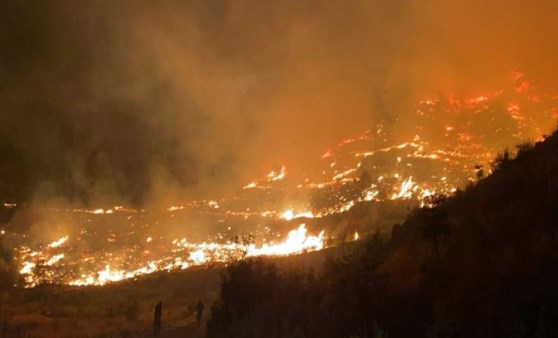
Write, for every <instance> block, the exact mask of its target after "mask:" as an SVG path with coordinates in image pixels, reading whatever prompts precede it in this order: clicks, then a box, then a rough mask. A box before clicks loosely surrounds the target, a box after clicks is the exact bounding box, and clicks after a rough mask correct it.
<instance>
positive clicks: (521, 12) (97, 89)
mask: <svg viewBox="0 0 558 338" xmlns="http://www.w3.org/2000/svg"><path fill="white" fill-rule="evenodd" d="M557 10H558V4H557V3H555V2H551V1H546V2H539V3H537V4H536V5H534V4H531V3H529V2H525V1H520V0H512V1H506V2H503V1H493V2H486V1H480V0H473V1H452V2H448V1H442V0H435V1H430V2H428V3H424V2H421V1H416V0H408V1H392V0H373V1H358V0H355V1H343V2H334V1H312V0H305V1H290V2H285V1H255V0H254V1H250V0H245V1H232V0H216V1H164V2H154V1H147V0H146V1H119V2H116V3H115V2H113V1H79V2H67V1H49V2H41V1H11V2H9V1H5V2H3V3H2V4H1V5H0V46H1V50H0V102H1V108H0V154H1V155H2V157H3V161H2V165H0V167H1V170H0V174H1V177H0V178H1V180H2V182H3V183H2V185H1V187H2V190H3V191H2V194H3V195H4V197H14V196H15V197H18V198H33V199H38V200H45V199H46V200H48V199H51V198H59V197H60V196H62V197H63V198H64V199H67V200H68V201H72V202H78V203H82V204H84V205H99V204H109V203H132V204H143V203H153V202H157V203H162V204H164V203H167V201H170V200H174V199H180V198H185V197H187V196H202V195H207V194H210V193H211V194H213V193H216V192H219V193H222V192H226V191H229V190H231V189H235V188H237V187H239V186H241V185H243V184H245V183H246V182H247V181H249V180H250V178H251V177H253V176H257V175H259V174H261V173H262V172H266V171H267V170H268V169H269V168H271V167H272V166H273V165H276V164H277V163H280V164H286V165H287V166H288V167H289V169H291V168H294V169H296V168H300V170H301V171H302V170H305V166H307V165H308V164H309V162H310V161H309V159H310V158H315V157H316V156H319V155H320V154H321V152H322V150H323V149H324V148H326V147H327V146H328V145H331V144H332V143H335V142H336V141H337V140H339V139H340V138H342V137H345V136H347V135H353V134H355V133H359V132H361V131H362V130H363V129H366V128H367V127H371V126H373V125H375V124H376V123H377V122H379V121H385V122H387V123H391V124H392V125H393V128H398V130H401V131H402V132H403V131H404V130H405V128H406V126H408V125H412V121H411V120H410V114H409V112H410V111H411V108H412V105H413V103H414V102H415V101H416V100H417V99H418V98H422V97H424V96H431V95H432V94H433V93H434V94H435V93H438V92H452V93H457V94H458V95H469V94H477V93H478V92H482V91H483V90H489V89H493V88H502V87H503V86H505V85H509V83H510V77H511V74H512V72H513V71H514V70H516V69H518V68H521V69H525V70H527V71H528V72H529V73H530V74H531V76H532V77H534V78H536V79H537V80H538V81H539V82H540V83H541V84H545V85H552V86H554V85H555V83H556V81H555V79H556V74H558V64H556V62H555V61H554V55H556V49H557V48H558V47H556V46H558V44H556V41H555V40H556V38H555V37H554V36H553V32H555V31H556V30H557V28H558V27H557V25H558V23H556V20H554V17H553V13H556V11H557ZM293 174H295V175H296V174H297V173H296V172H294V173H293Z"/></svg>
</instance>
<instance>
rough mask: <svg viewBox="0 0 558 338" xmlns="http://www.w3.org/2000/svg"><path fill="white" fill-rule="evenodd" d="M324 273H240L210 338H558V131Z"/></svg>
mask: <svg viewBox="0 0 558 338" xmlns="http://www.w3.org/2000/svg"><path fill="white" fill-rule="evenodd" d="M511 157H512V156H511V155H510V154H509V152H507V151H506V152H504V153H503V154H501V155H500V156H499V157H498V158H497V159H496V161H495V162H494V169H495V171H494V173H493V174H492V175H490V176H488V177H487V178H484V179H481V180H480V181H478V182H477V183H476V184H472V185H471V186H469V187H467V188H466V189H465V190H464V191H461V192H458V193H456V195H455V196H453V197H451V198H448V199H445V198H438V199H437V200H435V201H433V202H434V207H432V208H424V209H418V210H415V211H414V212H412V213H411V214H410V215H409V217H408V219H407V220H406V221H405V222H404V223H403V224H401V225H395V226H394V227H393V230H392V236H391V238H389V239H388V238H386V236H382V235H380V234H379V233H378V234H377V235H375V236H374V237H373V238H371V239H370V240H369V241H368V242H367V243H366V244H364V245H363V246H362V248H360V250H355V251H354V252H352V253H350V254H346V255H344V256H342V257H340V258H335V259H333V258H332V259H329V260H327V261H326V263H325V264H324V267H323V269H322V271H321V272H320V273H319V274H315V273H313V272H311V271H300V270H298V271H286V270H282V269H279V268H277V267H276V266H275V265H273V264H270V263H266V262H264V261H251V262H241V263H239V264H237V265H234V266H231V267H230V268H229V269H228V273H227V275H226V276H225V278H224V281H223V284H222V287H221V293H220V298H219V299H218V301H217V302H216V304H215V305H214V306H213V308H212V309H211V316H212V319H211V320H210V321H209V322H208V325H207V336H208V337H269V338H273V337H324V338H325V337H387V336H389V337H390V338H396V337H556V336H558V238H557V230H558V133H557V132H555V133H554V134H553V135H552V136H550V137H547V138H546V140H545V141H544V142H540V143H537V144H536V145H534V146H532V147H528V146H525V145H522V146H521V147H519V148H518V153H517V156H515V158H513V159H512V158H511Z"/></svg>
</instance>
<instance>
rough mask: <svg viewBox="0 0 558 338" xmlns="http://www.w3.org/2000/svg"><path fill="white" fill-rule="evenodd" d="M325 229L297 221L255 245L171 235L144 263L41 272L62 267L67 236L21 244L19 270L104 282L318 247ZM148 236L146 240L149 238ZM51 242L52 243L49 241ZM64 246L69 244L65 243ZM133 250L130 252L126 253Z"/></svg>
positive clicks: (122, 260) (56, 279) (43, 279)
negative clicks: (282, 234) (40, 246)
mask: <svg viewBox="0 0 558 338" xmlns="http://www.w3.org/2000/svg"><path fill="white" fill-rule="evenodd" d="M324 236H325V231H321V232H320V233H319V234H318V235H309V234H308V230H307V228H306V225H305V224H300V225H299V226H298V227H297V228H296V229H293V230H291V231H290V232H289V233H288V235H287V238H286V239H285V240H283V241H280V242H276V243H275V242H273V241H269V242H264V243H262V244H260V245H256V244H255V243H252V242H247V243H236V242H230V241H229V242H225V243H219V242H202V243H191V242H188V241H187V240H186V239H184V238H183V239H180V240H179V239H175V240H172V241H171V242H170V243H168V245H167V248H168V249H167V250H168V251H167V252H161V253H160V255H159V257H160V258H157V259H154V260H150V261H149V262H148V263H147V264H146V265H141V264H140V265H139V266H136V267H135V268H134V267H132V266H130V260H133V257H131V256H124V257H118V256H114V255H109V256H107V257H105V259H104V260H101V261H99V262H98V263H97V264H99V265H101V264H102V266H103V267H104V268H103V269H101V270H99V271H98V272H89V273H87V272H86V273H81V274H77V275H73V274H69V273H66V274H64V275H62V276H58V275H55V274H53V273H48V272H47V273H46V274H42V272H41V271H42V270H44V269H42V268H41V267H49V268H51V269H54V270H56V269H63V268H64V267H65V265H66V264H67V262H65V257H66V255H65V254H64V253H63V252H62V253H59V250H62V249H63V248H61V244H62V243H65V242H66V241H67V240H68V236H64V237H62V238H61V239H60V240H58V241H56V242H53V243H51V244H50V245H48V246H47V247H46V249H45V250H37V251H32V250H30V249H29V248H23V249H22V251H21V253H22V258H23V261H22V262H21V269H20V270H19V273H20V274H21V275H22V276H23V278H24V280H25V282H26V286H27V287H33V286H36V285H38V284H41V283H61V284H68V285H74V286H84V285H105V284H107V283H111V282H118V281H122V280H126V279H134V278H138V277H141V276H143V275H147V274H150V273H153V272H157V271H170V270H182V269H187V268H190V267H195V266H205V265H212V264H217V263H222V264H228V263H231V262H234V261H237V260H240V259H243V258H246V257H258V256H286V255H293V254H300V253H302V252H307V251H315V250H321V249H323V248H324V247H325V244H324ZM150 239H151V237H148V240H147V241H146V242H147V243H149V242H151V240H150ZM53 244H54V245H53ZM67 249H68V250H71V249H72V248H71V246H70V245H68V247H67ZM129 254H130V255H132V254H134V253H133V252H131V253H129ZM93 262H94V258H93V257H87V258H84V259H83V262H80V265H87V264H91V263H93ZM115 266H122V267H124V266H130V268H131V269H126V268H118V269H115V268H112V267H115Z"/></svg>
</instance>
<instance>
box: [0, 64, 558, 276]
mask: <svg viewBox="0 0 558 338" xmlns="http://www.w3.org/2000/svg"><path fill="white" fill-rule="evenodd" d="M514 76H515V77H514V81H515V82H516V86H515V89H511V91H510V92H504V91H492V92H486V93H479V94H477V95H476V96H474V97H465V98H463V97H461V98H460V97H457V96H456V95H453V94H449V95H447V97H444V96H443V95H440V96H439V97H434V98H427V99H424V100H422V101H420V102H418V103H417V105H416V111H415V112H414V114H415V115H414V116H413V117H414V119H413V123H414V124H415V125H414V129H413V130H411V131H410V132H409V134H408V135H391V134H392V133H394V132H392V130H393V131H394V128H393V126H388V125H387V124H386V123H379V124H378V125H377V126H376V127H375V129H370V130H366V131H365V132H364V133H362V134H361V135H360V136H356V137H347V138H345V139H343V140H342V141H341V142H337V144H333V146H330V147H328V149H327V150H326V151H325V152H322V153H321V154H322V155H321V156H320V154H316V155H317V156H316V162H315V166H314V167H312V168H309V170H308V172H307V173H306V176H305V177H304V179H303V180H301V181H299V182H294V181H295V178H292V177H289V178H288V179H287V168H286V166H285V165H281V166H280V167H276V168H274V169H273V170H271V171H269V172H268V173H267V174H265V172H264V173H262V175H261V176H260V177H259V178H254V179H252V180H250V182H249V183H248V184H246V185H244V186H243V187H242V189H240V187H239V192H238V194H236V195H235V196H232V197H230V198H223V199H219V200H193V201H182V203H177V204H176V205H172V206H169V207H168V208H166V209H163V214H164V215H160V214H157V215H156V216H155V215H154V213H152V212H151V210H148V211H146V210H143V209H133V208H126V207H124V206H109V207H107V206H103V208H97V209H92V210H87V209H62V210H60V209H50V208H48V209H47V210H48V211H50V212H56V213H61V214H63V215H66V216H67V218H68V219H80V220H81V221H80V224H79V225H78V227H81V228H80V229H79V235H74V234H72V237H71V238H70V236H69V235H66V236H63V237H61V238H59V239H58V240H56V241H53V242H51V243H49V244H46V245H37V246H36V247H35V246H33V245H34V244H33V245H32V244H30V243H34V242H33V241H32V240H31V239H29V238H27V237H24V238H21V239H20V240H21V242H22V244H21V245H19V246H18V251H17V259H18V262H19V265H20V267H19V269H20V270H19V272H20V274H21V275H22V277H23V279H24V281H25V283H26V286H28V287H32V286H35V285H38V284H40V283H59V284H70V285H104V284H106V283H110V282H116V281H121V280H126V279H134V278H138V277H140V276H143V275H146V274H149V273H153V272H157V271H171V270H181V269H187V268H191V267H195V266H209V265H213V264H228V263H230V262H234V261H237V260H241V259H244V258H246V257H256V256H262V255H270V256H282V255H292V254H298V253H302V252H305V251H314V250H321V249H323V248H326V247H327V245H328V244H326V243H327V241H325V240H324V238H325V231H324V230H322V231H320V232H318V233H317V234H315V233H314V234H309V231H308V229H307V228H306V225H305V224H299V225H298V227H296V228H295V229H292V230H290V231H288V232H287V231H286V229H285V226H287V224H291V223H287V222H294V221H295V220H297V219H314V221H313V222H312V224H313V225H314V226H315V224H316V223H317V224H325V225H327V224H330V223H328V221H325V222H323V223H319V222H320V221H319V218H323V217H328V216H330V215H335V214H341V213H344V212H347V211H349V210H350V209H351V208H353V207H354V206H355V205H357V204H359V203H365V202H370V203H384V202H385V203H393V202H391V201H404V203H411V204H412V203H415V205H417V206H424V207H430V206H431V205H432V203H433V202H432V201H433V199H432V197H433V196H435V195H451V194H452V193H454V192H455V191H456V188H457V187H459V186H462V185H463V182H467V181H471V180H475V179H478V176H477V174H478V172H477V171H475V169H474V168H475V167H480V168H489V167H490V161H491V160H492V159H493V158H494V155H495V154H496V153H498V151H501V149H502V145H509V146H511V145H514V144H518V143H520V142H522V141H525V139H527V138H531V139H533V140H538V139H540V135H541V130H542V131H546V130H547V129H548V128H550V127H553V126H554V125H553V123H552V120H553V119H556V118H557V116H558V106H557V105H558V99H557V98H558V95H556V94H551V93H536V94H535V93H534V90H535V89H537V87H536V86H535V85H534V84H533V83H532V82H531V81H528V80H527V79H526V77H525V75H524V74H523V73H519V72H518V73H516V74H515V75H514ZM498 109H499V110H498ZM496 110H497V111H496ZM539 112H540V113H539ZM549 121H551V122H550V123H549ZM405 136H407V137H405ZM402 203H403V202H402ZM4 207H5V208H17V207H18V206H16V205H15V204H13V205H12V204H9V203H4ZM185 215H187V216H192V215H193V216H194V217H186V216H185ZM175 216H176V217H175ZM181 216H182V217H181ZM57 219H58V218H57ZM177 219H180V220H177ZM191 219H194V220H197V219H203V220H209V221H207V222H205V223H203V224H204V226H206V225H208V224H209V226H208V228H211V229H213V230H212V231H214V232H212V233H210V234H208V235H207V237H203V238H201V236H197V235H196V233H197V232H200V231H197V229H198V228H196V225H195V224H190V222H194V223H195V221H191ZM113 220H119V222H122V223H123V224H124V226H123V227H121V228H122V229H121V230H122V231H120V232H118V233H117V232H115V231H112V228H111V227H103V226H102V225H105V224H111V222H113ZM115 222H116V221H115ZM184 223H185V224H184ZM277 224H279V225H280V226H277ZM309 224H310V223H309ZM276 226H277V227H281V229H280V230H278V229H277V228H274V227H276ZM161 227H165V228H173V227H178V228H183V229H188V231H189V232H188V231H185V233H188V234H190V235H191V236H192V237H189V238H188V239H186V238H166V237H164V236H161V235H160V234H159V233H158V232H157V230H158V229H159V228H161ZM319 227H320V228H322V229H324V228H325V226H319ZM105 228H110V229H109V230H108V231H105V232H103V231H101V230H100V229H105ZM115 228H118V227H115ZM190 229H192V230H191V231H190ZM232 229H239V233H240V234H243V235H237V234H236V233H235V232H234V230H232ZM240 229H251V230H250V231H252V230H254V231H253V233H252V232H250V233H248V234H246V232H245V230H240ZM355 229H356V228H351V229H347V228H345V229H344V230H342V231H346V232H343V233H353V231H354V230H355ZM105 230H106V229H105ZM203 230H205V229H203ZM358 230H359V231H361V230H362V231H365V232H366V231H370V229H361V228H358ZM202 232H203V231H202ZM327 232H328V235H329V236H334V235H339V234H333V233H331V231H330V230H329V229H327ZM365 232H362V234H363V235H361V234H359V232H356V231H355V232H354V234H353V235H352V236H347V237H349V238H350V240H351V239H352V240H355V241H357V240H359V239H361V238H362V237H363V236H365V235H364V234H365ZM1 233H2V235H4V230H2V232H1ZM155 234H158V235H157V236H156V235H155ZM8 235H9V232H8V234H6V235H4V237H3V238H5V237H9V236H8ZM190 235H189V236H190ZM196 236H197V237H196ZM204 236H205V235H204ZM279 238H282V240H278V239H279ZM98 239H100V241H98ZM89 241H91V242H94V243H98V242H102V245H104V246H103V247H102V249H100V250H97V251H86V250H85V249H84V248H89V247H90V246H89V245H88V244H89ZM82 244H85V245H82Z"/></svg>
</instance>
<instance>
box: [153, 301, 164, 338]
mask: <svg viewBox="0 0 558 338" xmlns="http://www.w3.org/2000/svg"><path fill="white" fill-rule="evenodd" d="M162 314H163V302H159V303H157V305H156V306H155V311H154V313H153V333H154V334H155V337H158V336H159V335H160V334H161V315H162Z"/></svg>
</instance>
